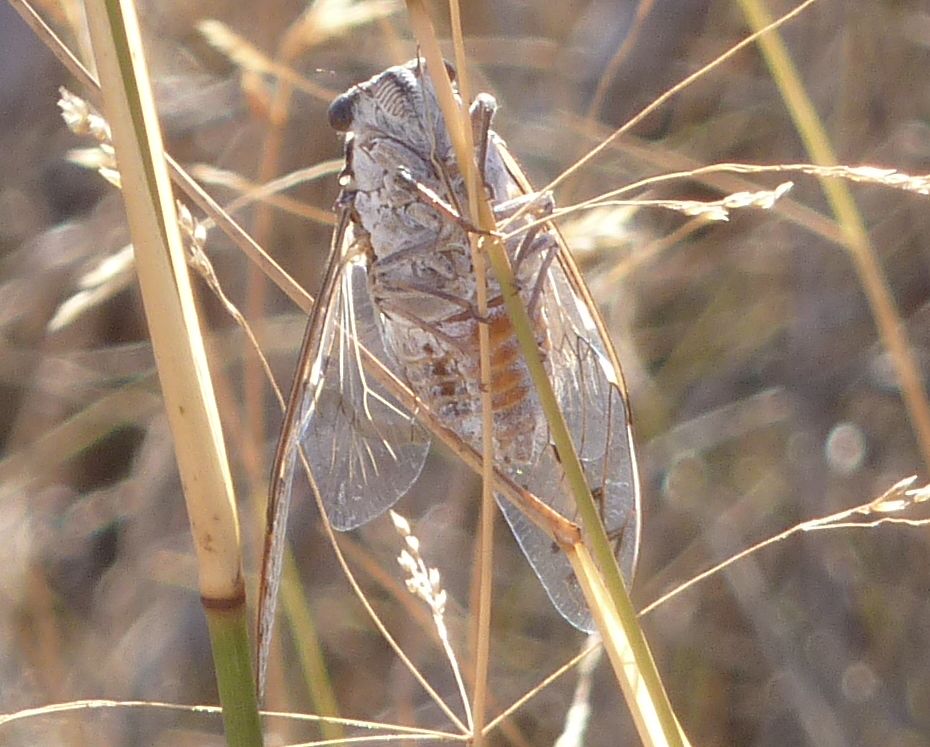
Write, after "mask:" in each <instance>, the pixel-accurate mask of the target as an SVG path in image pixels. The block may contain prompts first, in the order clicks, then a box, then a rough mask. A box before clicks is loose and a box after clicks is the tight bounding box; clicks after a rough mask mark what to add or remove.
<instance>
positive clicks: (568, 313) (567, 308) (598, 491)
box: [498, 147, 641, 632]
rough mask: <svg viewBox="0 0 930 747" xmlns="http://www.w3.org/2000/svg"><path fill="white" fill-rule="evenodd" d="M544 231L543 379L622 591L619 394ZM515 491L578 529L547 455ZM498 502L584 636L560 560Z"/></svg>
mask: <svg viewBox="0 0 930 747" xmlns="http://www.w3.org/2000/svg"><path fill="white" fill-rule="evenodd" d="M500 152H501V156H502V157H503V159H504V162H505V163H506V167H507V170H508V171H509V172H510V175H511V177H512V178H513V180H514V182H515V184H516V185H519V189H520V190H521V191H523V192H525V193H527V192H530V191H531V190H530V186H529V183H528V181H527V179H526V177H525V176H524V175H523V173H522V171H521V170H520V168H519V166H518V165H517V164H516V162H515V161H514V160H513V157H512V156H510V154H509V152H508V151H507V149H506V147H501V150H500ZM546 231H547V234H548V235H549V237H550V238H551V240H552V241H554V242H558V255H557V261H555V262H553V263H552V265H551V267H550V268H549V270H548V278H547V281H546V285H545V287H544V291H543V297H542V303H543V308H544V314H545V317H546V324H547V328H548V330H549V338H550V350H549V353H548V360H549V370H550V372H551V377H552V382H553V387H554V390H555V394H556V397H557V398H558V401H559V406H560V408H561V410H562V414H563V416H564V417H565V420H566V425H567V427H568V430H569V434H570V435H571V438H572V443H573V444H574V446H575V449H576V451H577V452H578V457H579V459H580V461H581V466H582V468H583V469H584V473H585V477H586V478H587V482H588V486H589V487H590V488H591V491H592V495H593V496H594V498H595V502H596V503H597V505H598V506H599V508H600V513H601V520H602V521H603V523H604V528H605V529H606V531H607V536H608V538H609V539H610V540H611V541H612V542H613V544H614V548H615V554H616V557H617V561H618V564H619V566H620V570H621V571H622V573H623V577H624V579H625V581H626V583H627V585H629V584H630V583H631V582H632V580H633V574H634V571H635V569H636V560H637V556H638V552H639V537H640V523H641V518H640V516H641V512H640V496H639V492H640V491H639V477H638V474H637V470H636V455H635V449H634V445H633V434H632V427H631V422H630V412H629V407H628V399H627V396H626V386H625V384H624V381H623V375H622V372H621V370H620V365H619V362H618V361H617V357H616V354H615V353H614V351H613V348H612V346H611V344H610V340H609V338H608V336H607V332H606V329H605V328H604V324H603V322H602V321H601V319H600V317H599V315H598V313H597V310H596V308H595V307H594V304H593V301H592V299H591V297H590V294H589V292H588V290H587V287H586V286H585V284H584V281H583V279H582V278H581V275H580V273H579V271H578V269H577V267H576V266H575V264H574V260H573V259H572V257H571V254H570V252H569V250H568V248H567V247H566V246H565V243H564V241H563V240H562V238H561V235H560V234H559V233H558V231H557V229H556V228H555V227H554V226H548V227H547V228H546ZM524 482H525V484H526V487H527V489H528V490H529V491H530V492H531V493H533V494H534V495H536V496H537V497H539V498H540V499H541V500H543V501H544V502H545V503H546V504H548V505H549V506H551V507H552V508H554V509H555V510H556V511H558V512H559V513H560V514H562V515H563V516H565V517H566V518H568V519H570V520H571V521H575V522H578V520H579V517H578V511H577V508H576V506H575V503H574V500H573V498H572V494H571V490H570V488H569V486H568V484H567V482H566V480H565V476H564V471H563V470H562V467H561V465H560V464H559V461H558V459H557V457H556V455H555V452H554V450H553V449H552V448H547V449H543V450H542V451H541V453H540V455H539V459H538V460H537V462H536V463H535V464H534V465H533V466H532V467H531V468H530V469H529V470H528V471H527V475H526V478H525V479H524ZM498 503H499V504H500V506H501V510H502V512H503V514H504V516H505V518H506V519H507V522H508V523H509V524H510V528H511V530H512V531H513V533H514V535H515V536H516V538H517V541H518V543H519V544H520V547H521V549H522V550H523V552H524V554H525V555H526V557H527V559H528V560H529V562H530V565H531V566H532V567H533V570H534V571H535V572H536V575H537V576H538V577H539V580H540V581H541V582H542V585H543V587H544V588H545V589H546V592H547V594H548V595H549V598H550V599H551V600H552V603H553V605H554V606H555V608H556V609H557V610H558V611H559V612H560V613H561V614H562V616H563V617H565V619H567V620H568V621H569V622H570V623H572V625H574V626H575V627H576V628H579V629H581V630H584V631H588V632H591V631H593V630H594V627H595V626H594V622H593V619H592V617H591V613H590V611H589V609H588V606H587V603H586V601H585V599H584V595H583V594H582V591H581V588H580V586H579V584H578V581H577V579H576V578H575V574H574V572H573V571H572V568H571V565H570V563H569V562H568V559H567V558H566V557H565V555H564V554H563V553H561V552H559V551H558V548H557V547H556V546H555V545H554V544H553V542H552V540H551V539H550V537H549V536H548V535H547V534H546V533H545V532H543V531H542V530H541V529H539V528H538V527H537V526H536V525H534V524H533V523H532V522H531V521H530V520H529V519H528V518H527V517H526V515H525V514H524V513H523V512H522V511H521V510H520V509H519V508H517V507H516V506H515V505H513V504H512V503H510V502H509V501H506V500H501V499H499V500H498Z"/></svg>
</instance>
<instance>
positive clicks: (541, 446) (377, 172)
mask: <svg viewBox="0 0 930 747" xmlns="http://www.w3.org/2000/svg"><path fill="white" fill-rule="evenodd" d="M495 106H496V105H495V103H494V100H493V98H491V97H490V96H489V95H487V94H481V95H480V96H478V97H477V98H476V100H475V103H474V104H473V105H472V106H471V109H470V112H471V119H472V125H473V134H474V141H475V151H476V153H475V156H476V159H477V164H478V168H479V172H480V176H481V180H482V182H483V186H484V189H485V191H486V194H487V197H488V199H489V200H490V203H491V205H492V206H493V209H494V213H495V215H496V216H497V217H498V218H499V219H504V220H507V219H510V224H509V225H508V227H507V236H508V238H507V239H506V242H505V246H506V250H507V254H508V257H509V260H510V264H511V266H512V269H513V273H514V276H515V279H516V282H517V286H518V289H519V293H520V296H521V299H522V301H523V303H524V304H525V305H526V308H527V311H528V313H529V316H530V319H531V320H532V323H533V326H534V331H535V333H536V340H537V343H538V345H539V349H540V351H541V353H542V356H543V359H544V362H545V368H546V371H547V373H548V375H549V377H550V379H551V382H552V385H553V388H554V391H555V393H556V395H557V398H558V400H559V403H560V404H561V407H562V411H563V413H564V416H565V418H566V420H567V424H568V427H569V430H570V432H571V435H572V438H573V441H574V444H575V448H576V449H577V451H578V455H579V457H580V459H581V462H582V466H583V468H584V470H585V475H586V477H587V479H588V481H589V485H590V487H591V489H592V494H593V495H594V496H595V497H596V498H597V500H598V501H599V505H600V509H601V518H602V520H603V522H604V525H605V528H606V530H607V532H608V536H609V537H611V538H613V540H614V543H615V548H616V553H617V558H618V561H619V565H620V568H621V570H622V571H623V574H624V576H625V579H626V581H627V583H629V582H630V581H631V580H632V577H633V571H634V567H635V565H636V556H637V551H638V546H639V533H640V511H639V486H638V478H637V473H636V460H635V455H634V449H633V440H632V435H631V428H630V412H629V407H628V403H627V396H626V390H625V387H624V383H623V378H622V374H621V372H620V368H619V365H618V363H617V359H616V355H615V354H614V352H613V350H612V348H611V345H610V341H609V340H608V338H607V335H606V333H605V331H604V326H603V323H602V322H601V320H600V317H599V316H598V313H597V311H596V309H595V308H594V306H593V304H592V302H591V299H590V296H589V294H588V292H587V289H586V288H585V286H584V283H583V281H582V279H581V277H580V275H579V273H578V271H577V269H576V267H575V265H574V264H573V262H572V259H571V255H570V254H569V252H568V251H567V249H566V248H565V246H564V244H563V243H562V241H561V238H560V236H559V234H558V232H557V231H556V229H555V228H554V227H553V226H552V225H551V223H547V222H545V221H540V220H538V218H539V216H540V215H542V216H543V217H544V216H545V215H546V213H547V211H551V209H552V199H551V197H550V196H547V195H537V194H534V193H533V192H532V191H531V190H530V189H529V187H528V184H527V181H526V180H525V178H524V177H523V175H522V173H521V172H520V170H519V168H518V167H517V166H516V163H515V161H514V159H513V158H512V157H511V156H510V154H509V153H508V151H507V148H506V146H505V144H504V141H503V140H502V139H501V138H500V137H499V136H498V135H497V134H496V133H495V132H494V131H493V130H492V129H491V128H490V121H491V114H493V111H494V109H495ZM329 120H330V124H331V125H332V126H333V127H334V128H335V129H336V130H338V131H340V132H345V133H346V139H345V168H344V170H343V171H342V174H341V176H340V185H341V187H342V190H341V193H340V195H339V197H338V199H337V202H336V209H337V211H338V213H339V218H340V219H339V221H338V225H337V229H336V231H335V234H334V239H333V244H332V257H331V259H330V264H329V267H328V270H327V273H326V276H325V278H324V283H323V290H322V292H321V294H320V295H319V297H318V299H317V302H316V305H315V307H314V310H313V313H312V316H311V319H310V322H309V324H308V328H307V333H306V335H305V338H304V344H303V347H302V350H301V353H300V362H299V365H298V369H297V374H296V376H295V381H294V384H293V388H292V391H291V397H290V401H289V405H288V409H287V412H286V415H285V421H284V427H283V429H282V433H281V437H280V440H279V443H278V448H277V453H276V457H275V465H274V471H273V477H272V486H271V491H270V504H269V512H268V529H267V531H268V536H267V538H266V548H265V556H264V562H263V572H262V581H263V583H262V591H261V593H260V597H261V598H260V603H259V607H260V613H259V618H260V619H259V627H260V631H259V641H260V646H261V645H263V642H264V641H266V640H267V636H268V632H269V631H270V628H271V623H272V618H273V609H274V602H273V600H274V595H275V592H276V587H277V578H278V575H279V572H280V557H281V549H282V547H283V535H284V525H285V522H286V515H287V508H288V504H289V500H290V493H291V486H292V482H293V480H294V479H295V471H297V470H295V467H296V466H297V465H298V463H299V462H300V461H301V460H302V459H305V460H306V463H307V465H308V466H309V471H310V473H311V476H312V480H313V482H314V483H315V486H316V489H317V490H318V491H319V494H320V496H321V497H322V502H323V505H324V507H325V509H326V513H327V516H328V518H329V521H330V522H331V523H332V526H333V527H334V528H335V529H337V530H340V531H346V530H350V529H354V528H356V527H359V526H361V525H363V524H365V523H366V522H368V521H370V520H372V519H374V518H375V517H377V516H379V515H380V514H382V513H383V512H384V511H386V510H387V509H388V508H390V507H391V506H392V505H394V503H395V502H396V501H397V500H398V499H399V498H401V496H403V495H404V493H406V492H407V490H408V489H409V488H410V486H411V485H412V484H413V482H414V481H415V480H416V479H417V477H418V476H419V474H420V471H421V470H422V468H423V464H424V461H425V460H426V457H427V452H428V450H429V446H430V431H429V430H428V429H427V428H425V427H424V426H423V423H422V420H423V414H424V413H429V414H430V416H431V418H432V420H433V422H438V423H440V424H442V425H443V426H445V427H446V428H448V429H451V430H452V431H454V433H455V434H457V436H458V437H459V438H460V439H461V440H462V441H463V442H464V443H465V444H468V445H470V446H472V447H474V448H477V449H480V447H481V429H482V410H481V385H480V365H479V342H478V339H479V337H478V335H479V332H478V330H479V325H481V324H487V325H488V328H489V338H490V364H491V365H490V369H491V401H492V407H493V427H494V434H493V442H494V458H495V466H496V468H497V469H498V470H500V471H501V472H502V473H503V474H504V475H506V476H508V477H509V478H511V479H512V481H513V482H515V483H517V485H519V486H521V487H523V488H525V489H526V490H528V491H529V492H530V493H532V494H534V495H535V496H537V497H538V498H540V499H541V500H542V501H543V502H545V503H546V504H547V505H548V506H550V507H551V508H553V509H554V510H555V511H557V512H558V513H559V514H561V515H562V516H563V517H565V518H567V519H569V520H571V521H574V520H575V518H576V509H575V507H574V505H573V501H572V500H571V497H570V495H569V492H568V490H567V487H566V486H565V484H564V477H563V474H562V469H561V466H560V462H559V459H558V455H557V453H556V450H555V449H554V447H553V445H552V443H551V441H550V436H549V429H548V425H547V422H546V418H545V416H544V414H543V412H542V410H541V408H540V404H539V399H538V396H537V393H536V390H535V388H534V386H533V383H532V381H531V380H530V377H529V373H528V371H527V366H526V363H525V360H524V358H523V356H522V355H521V352H520V349H519V346H518V344H517V341H516V339H515V337H514V335H513V330H512V328H511V326H510V321H509V318H508V316H507V314H506V312H505V309H504V305H503V302H502V295H501V289H500V287H499V286H498V284H497V283H496V281H495V280H494V279H493V278H491V277H489V278H487V280H486V282H487V293H488V295H487V298H488V299H490V300H489V302H488V304H487V313H486V314H485V315H481V314H479V313H478V309H477V302H476V293H477V282H478V281H477V280H476V277H475V273H474V269H473V266H472V249H471V245H470V236H469V232H470V228H469V225H468V224H467V221H465V220H464V218H463V217H462V216H465V215H467V196H466V189H465V185H464V181H463V177H462V175H461V172H460V171H459V167H458V165H457V164H456V160H455V156H454V153H453V148H452V145H451V142H450V137H449V133H448V131H447V129H446V125H445V121H444V119H443V115H442V113H441V111H440V107H439V105H438V102H437V99H436V93H435V91H434V89H433V85H432V83H431V79H430V77H429V75H428V74H427V71H426V63H425V61H423V60H422V59H415V60H412V61H411V62H409V63H407V64H405V65H402V66H397V67H391V68H388V69H387V70H385V71H384V72H382V73H379V74H378V75H375V76H374V77H373V78H371V79H369V80H367V81H365V82H363V83H359V84H357V85H355V86H353V87H352V88H350V89H349V90H348V91H346V92H345V93H344V94H342V95H341V96H339V97H338V98H337V99H336V100H335V101H334V102H333V103H332V105H331V106H330V109H329ZM371 361H377V362H378V363H379V364H380V366H382V367H383V368H384V369H386V370H387V371H388V372H390V373H392V374H393V375H394V376H395V377H396V378H397V379H398V380H399V381H400V382H402V383H403V384H404V385H405V386H406V387H407V388H409V390H410V391H411V392H412V394H413V396H414V397H415V406H411V403H410V402H409V401H408V402H406V403H403V402H401V400H400V399H399V398H398V397H397V396H395V394H393V393H392V392H390V391H388V388H386V387H385V386H384V385H383V383H382V380H381V379H379V378H378V377H376V376H375V375H373V372H372V367H371V365H370V362H371ZM301 451H302V453H301ZM498 504H499V505H500V508H501V511H502V512H503V514H504V516H505V517H506V519H507V522H508V523H509V525H510V528H511V529H512V530H513V534H514V536H515V537H516V539H517V541H518V542H519V544H520V547H521V548H522V549H523V552H524V553H525V555H526V557H527V559H528V560H529V562H530V565H531V566H532V567H533V570H534V571H535V572H536V575H537V576H538V577H539V580H540V581H541V582H542V585H543V586H544V587H545V590H546V592H547V593H548V595H549V598H550V599H551V600H552V603H553V604H554V606H555V608H556V609H557V610H558V611H559V612H560V613H561V614H562V615H563V616H564V617H565V618H566V619H567V620H568V621H569V622H570V623H571V624H572V625H574V626H575V627H577V628H579V629H581V630H585V631H590V630H591V629H592V627H593V625H592V619H591V615H590V612H589V611H588V608H587V606H586V603H585V601H584V598H583V596H582V594H581V590H580V588H579V587H578V583H577V580H576V579H575V577H574V575H573V573H572V570H571V566H570V565H569V563H568V560H567V559H566V558H565V556H564V555H563V554H562V553H561V552H559V551H558V549H557V547H556V546H555V545H554V543H553V541H552V539H551V538H550V537H549V536H548V535H547V534H546V533H545V532H544V531H542V530H541V529H539V528H538V527H537V526H536V525H535V524H534V523H533V522H532V521H530V520H529V518H528V517H527V516H526V515H525V514H524V513H523V511H522V510H521V509H520V508H518V507H517V506H515V505H514V504H512V503H510V502H509V501H507V500H504V499H502V498H501V497H500V496H498ZM260 658H261V657H260ZM263 667H264V664H263V662H261V663H260V669H263Z"/></svg>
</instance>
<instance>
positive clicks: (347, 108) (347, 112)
mask: <svg viewBox="0 0 930 747" xmlns="http://www.w3.org/2000/svg"><path fill="white" fill-rule="evenodd" d="M354 103H355V97H354V96H352V95H351V94H349V93H344V94H342V95H341V96H337V97H336V99H335V100H334V101H333V103H332V104H330V105H329V126H330V127H332V128H333V129H334V130H336V131H337V132H348V131H349V128H350V127H351V126H352V108H353V106H352V105H353V104H354Z"/></svg>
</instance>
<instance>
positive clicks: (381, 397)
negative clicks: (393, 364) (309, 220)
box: [257, 211, 429, 694]
mask: <svg viewBox="0 0 930 747" xmlns="http://www.w3.org/2000/svg"><path fill="white" fill-rule="evenodd" d="M367 355H372V356H374V357H377V358H378V359H379V360H380V361H382V362H383V363H385V364H387V365H388V367H389V368H390V363H389V359H388V358H387V357H386V355H385V353H384V349H383V345H382V343H381V338H380V333H379V331H378V327H377V320H376V317H375V311H374V308H373V306H372V304H371V300H370V298H369V295H368V287H367V272H366V267H365V264H364V259H363V257H362V256H361V253H360V252H357V251H354V234H353V230H352V226H351V224H350V223H349V220H348V212H347V211H343V213H342V215H341V216H340V221H339V225H338V227H337V229H336V232H335V234H334V240H333V250H332V256H331V258H330V264H329V267H328V268H327V272H326V277H325V278H324V281H323V290H322V292H321V294H320V297H319V299H318V300H317V304H316V305H315V306H314V309H313V313H312V315H311V317H310V321H309V323H308V325H307V331H306V333H305V336H304V342H303V346H302V348H301V351H300V356H299V361H298V368H297V374H296V375H295V380H294V385H293V388H292V390H291V396H290V400H289V403H288V407H287V411H286V412H285V417H284V425H283V427H282V432H281V437H280V440H279V442H278V447H277V451H276V454H275V461H274V466H273V469H272V484H271V490H270V495H269V503H268V511H267V517H266V528H265V532H266V536H265V547H264V553H263V557H262V574H261V580H260V589H259V611H258V667H257V668H258V683H259V694H261V693H262V692H263V690H264V680H265V672H266V669H267V658H268V649H269V646H270V638H271V630H272V627H273V624H274V613H275V606H276V598H277V591H278V587H279V584H280V576H281V564H282V558H283V554H284V548H285V535H286V528H287V515H288V511H289V507H290V502H291V495H292V492H293V489H294V487H295V480H296V481H298V484H299V481H306V482H309V483H310V484H311V486H312V489H313V490H315V491H317V492H318V493H319V495H320V497H321V499H322V503H323V506H324V508H325V510H326V514H327V517H328V518H329V520H330V522H331V523H332V525H333V527H334V528H336V529H338V530H340V531H347V530H349V529H354V528H355V527H358V526H361V525H363V524H365V523H366V522H368V521H370V520H372V519H374V518H375V517H376V516H379V515H380V514H382V513H383V512H384V511H386V510H387V509H388V508H390V507H391V506H392V505H394V503H396V502H397V500H398V499H399V498H400V497H401V496H402V495H403V494H404V493H406V492H407V490H408V489H409V488H410V486H411V485H412V484H413V482H414V481H415V480H416V478H417V477H418V476H419V474H420V471H421V470H422V468H423V463H424V462H425V460H426V455H427V452H428V451H429V437H428V435H427V433H426V431H425V430H424V429H423V427H422V426H420V425H419V424H418V423H417V422H416V420H415V418H414V416H413V415H412V414H411V413H410V412H409V411H408V410H406V409H405V408H404V407H403V406H402V405H400V403H398V402H397V400H396V399H394V398H393V397H392V396H391V395H389V394H388V393H387V392H386V391H385V390H384V388H383V387H381V386H380V385H379V384H378V383H377V382H376V381H374V380H373V379H372V378H371V377H370V376H368V375H367V373H366V371H365V369H364V366H363V361H364V359H365V357H366V356H367ZM305 467H306V469H305Z"/></svg>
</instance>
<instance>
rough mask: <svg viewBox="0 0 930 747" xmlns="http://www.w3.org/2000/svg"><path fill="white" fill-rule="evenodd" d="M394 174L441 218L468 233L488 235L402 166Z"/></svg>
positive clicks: (399, 181)
mask: <svg viewBox="0 0 930 747" xmlns="http://www.w3.org/2000/svg"><path fill="white" fill-rule="evenodd" d="M396 176H397V182H398V183H399V184H402V185H403V186H405V187H406V188H408V189H409V190H410V191H411V192H412V193H413V194H414V196H415V197H416V198H417V199H418V200H419V201H420V202H422V203H423V204H424V205H428V206H429V207H431V208H433V210H435V211H436V212H437V213H439V214H440V215H441V216H442V217H443V218H446V219H447V220H449V221H451V222H452V223H455V224H456V225H458V226H459V227H461V228H462V229H463V230H465V231H467V232H468V233H480V234H484V235H485V236H487V235H489V234H488V232H487V231H485V230H483V229H481V228H478V227H477V226H475V225H473V224H472V223H471V222H470V221H469V220H468V219H467V218H465V217H464V216H462V215H461V214H460V213H459V212H458V211H457V210H456V209H455V207H454V206H453V205H451V204H450V203H448V202H447V201H446V200H444V199H443V198H442V197H440V196H439V195H438V194H436V192H435V191H433V190H432V189H430V188H429V187H427V186H426V185H425V184H423V183H422V182H418V181H417V180H416V179H415V178H414V176H413V174H411V173H410V171H409V170H408V169H407V168H405V167H404V166H400V167H399V168H398V169H397V172H396Z"/></svg>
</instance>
